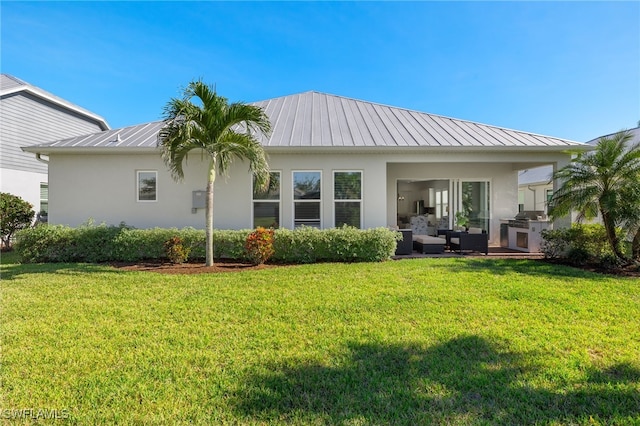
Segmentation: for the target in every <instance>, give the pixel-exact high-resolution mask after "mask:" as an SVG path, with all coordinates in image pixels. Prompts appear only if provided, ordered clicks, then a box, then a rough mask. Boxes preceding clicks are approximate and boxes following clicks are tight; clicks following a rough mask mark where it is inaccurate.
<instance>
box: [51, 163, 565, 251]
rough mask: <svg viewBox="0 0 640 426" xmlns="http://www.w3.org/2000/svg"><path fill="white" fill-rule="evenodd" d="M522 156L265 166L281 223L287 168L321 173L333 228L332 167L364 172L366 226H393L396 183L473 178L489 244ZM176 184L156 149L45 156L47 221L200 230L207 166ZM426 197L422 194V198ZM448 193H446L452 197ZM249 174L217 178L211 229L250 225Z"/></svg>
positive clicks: (507, 207)
mask: <svg viewBox="0 0 640 426" xmlns="http://www.w3.org/2000/svg"><path fill="white" fill-rule="evenodd" d="M534 156H535V159H536V161H546V162H549V163H551V162H553V161H557V160H558V158H559V157H561V154H558V153H555V154H553V153H551V154H537V155H536V154H534ZM531 157H532V155H531V154H527V153H513V152H512V153H504V152H499V151H494V152H473V153H459V154H457V155H453V154H452V153H450V152H440V153H433V152H431V153H428V154H427V153H414V154H412V155H407V154H403V155H398V154H392V153H383V152H377V153H354V152H344V153H327V154H322V153H318V152H315V153H307V154H304V155H303V154H290V153H289V154H283V153H273V152H271V153H270V155H269V164H270V166H271V169H272V170H274V171H280V172H281V206H280V210H281V226H282V227H285V228H292V227H293V222H294V220H293V187H292V186H293V185H292V172H293V171H294V170H295V171H318V170H319V171H321V172H322V227H323V228H330V227H333V226H334V219H333V216H334V203H333V172H334V171H362V173H363V186H362V189H363V199H362V209H363V221H362V226H363V227H364V228H371V227H378V226H394V225H396V223H397V208H398V202H397V182H398V180H409V179H415V180H428V179H434V180H447V179H462V180H478V181H484V180H486V181H489V182H490V186H491V189H490V190H491V200H490V202H491V206H490V208H491V219H490V220H491V224H490V231H491V232H490V238H491V242H493V243H497V242H498V241H499V224H500V219H501V218H511V217H513V216H514V215H515V214H516V213H517V210H518V178H517V173H518V170H520V169H522V168H523V164H524V163H525V162H527V161H529V162H530V161H532V160H531ZM139 170H157V172H158V189H157V191H158V200H157V201H156V202H137V201H136V171H139ZM185 170H186V176H185V180H184V182H182V183H176V182H174V181H173V180H172V179H171V177H170V175H169V173H168V171H167V169H166V166H165V165H164V163H163V162H162V161H161V159H160V157H159V155H158V154H156V153H149V154H134V153H131V154H128V155H116V154H113V155H110V154H91V155H87V154H61V153H54V154H52V155H50V163H49V222H50V223H53V224H67V225H71V226H77V225H80V224H82V223H84V222H86V221H87V220H88V219H89V218H92V219H93V220H94V221H95V222H97V223H101V222H105V223H107V224H114V225H115V224H118V223H120V222H122V221H124V222H125V223H127V224H128V225H131V226H135V227H138V228H149V227H155V226H159V227H178V228H181V227H185V226H192V227H195V228H204V209H199V210H198V211H197V213H196V214H193V213H192V212H191V206H192V191H194V190H204V189H205V186H206V164H205V163H204V162H203V161H201V158H200V155H198V154H194V155H192V156H191V157H190V158H189V159H188V163H187V165H186V166H185ZM422 197H423V198H424V194H423V195H422ZM450 197H451V195H450ZM252 217H253V214H252V199H251V176H250V174H249V173H248V165H247V164H245V163H242V162H236V163H235V165H234V166H233V167H232V170H231V172H230V176H229V177H228V178H227V179H224V178H222V177H219V178H218V180H217V181H216V187H215V200H214V226H215V227H216V228H218V229H243V228H244V229H246V228H251V227H252Z"/></svg>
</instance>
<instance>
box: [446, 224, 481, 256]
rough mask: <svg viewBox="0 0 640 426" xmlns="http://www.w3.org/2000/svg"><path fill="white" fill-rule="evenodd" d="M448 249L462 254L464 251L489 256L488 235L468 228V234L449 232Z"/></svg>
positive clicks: (477, 229) (479, 230) (476, 229)
mask: <svg viewBox="0 0 640 426" xmlns="http://www.w3.org/2000/svg"><path fill="white" fill-rule="evenodd" d="M447 236H448V237H449V248H450V249H451V251H457V252H458V253H460V254H462V252H464V251H477V252H481V253H484V254H485V255H488V254H489V235H488V234H487V231H485V230H482V229H480V228H469V231H468V232H450V233H448V234H447Z"/></svg>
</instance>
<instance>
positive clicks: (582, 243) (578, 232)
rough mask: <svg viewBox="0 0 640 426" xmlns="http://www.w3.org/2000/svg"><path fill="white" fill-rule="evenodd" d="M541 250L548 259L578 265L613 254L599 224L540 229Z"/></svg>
mask: <svg viewBox="0 0 640 426" xmlns="http://www.w3.org/2000/svg"><path fill="white" fill-rule="evenodd" d="M541 235H542V238H543V242H542V245H541V248H540V249H541V251H542V252H543V253H544V255H545V257H546V258H549V259H566V260H568V261H569V262H571V263H573V264H576V265H580V264H584V263H587V262H590V261H592V262H596V263H599V262H601V261H602V259H604V258H608V257H609V256H614V253H613V251H612V250H611V247H610V245H609V242H608V240H607V233H606V231H605V229H604V226H603V225H601V224H586V225H583V224H574V225H573V226H572V227H571V228H563V229H557V230H544V231H542V234H541Z"/></svg>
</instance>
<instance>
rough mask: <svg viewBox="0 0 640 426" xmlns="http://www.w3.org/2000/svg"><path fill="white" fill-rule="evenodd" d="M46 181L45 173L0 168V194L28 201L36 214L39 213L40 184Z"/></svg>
mask: <svg viewBox="0 0 640 426" xmlns="http://www.w3.org/2000/svg"><path fill="white" fill-rule="evenodd" d="M47 179H48V176H47V174H46V173H35V172H28V171H24V170H14V169H6V168H2V169H0V192H8V193H10V194H13V195H17V196H18V197H20V198H22V199H23V200H25V201H28V202H29V203H31V204H32V205H33V210H34V211H35V212H36V214H37V213H38V212H39V211H40V184H41V183H47Z"/></svg>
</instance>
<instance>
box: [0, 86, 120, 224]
mask: <svg viewBox="0 0 640 426" xmlns="http://www.w3.org/2000/svg"><path fill="white" fill-rule="evenodd" d="M108 129H109V126H108V125H107V122H106V121H105V120H104V119H103V118H102V117H100V116H98V115H96V114H93V113H91V112H89V111H87V110H85V109H82V108H80V107H79V106H77V105H74V104H72V103H70V102H67V101H65V100H64V99H61V98H58V97H57V96H54V95H52V94H51V93H48V92H46V91H44V90H42V89H40V88H38V87H35V86H32V85H30V84H28V83H25V82H24V81H22V80H20V79H18V78H16V77H13V76H11V75H8V74H1V75H0V192H8V193H11V194H13V195H17V196H19V197H21V198H23V199H24V200H26V201H28V202H30V203H31V204H33V208H34V209H35V211H36V212H37V213H39V212H41V211H44V212H46V211H47V210H48V206H47V203H48V188H47V182H48V178H47V163H46V159H40V160H41V161H38V158H36V157H34V156H33V155H32V154H28V153H25V152H23V151H22V150H21V149H20V147H24V146H29V145H34V144H38V143H42V142H46V141H53V140H59V139H62V138H68V137H72V136H78V135H83V134H88V133H95V132H99V131H103V130H108Z"/></svg>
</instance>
